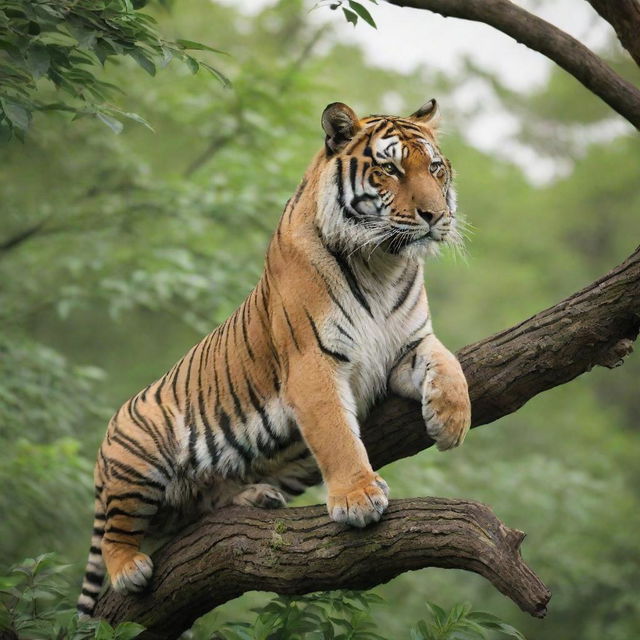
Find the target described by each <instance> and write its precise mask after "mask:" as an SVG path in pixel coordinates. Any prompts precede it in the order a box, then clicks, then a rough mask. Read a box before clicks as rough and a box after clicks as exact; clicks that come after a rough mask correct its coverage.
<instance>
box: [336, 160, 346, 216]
mask: <svg viewBox="0 0 640 640" xmlns="http://www.w3.org/2000/svg"><path fill="white" fill-rule="evenodd" d="M336 186H337V187H338V204H339V205H340V207H341V209H343V210H344V209H345V202H344V185H343V184H342V160H341V159H340V158H336Z"/></svg>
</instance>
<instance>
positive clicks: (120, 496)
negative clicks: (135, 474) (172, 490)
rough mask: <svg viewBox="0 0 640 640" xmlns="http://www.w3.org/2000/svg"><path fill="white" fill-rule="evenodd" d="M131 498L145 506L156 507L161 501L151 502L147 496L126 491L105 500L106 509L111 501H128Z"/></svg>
mask: <svg viewBox="0 0 640 640" xmlns="http://www.w3.org/2000/svg"><path fill="white" fill-rule="evenodd" d="M129 498H131V499H132V500H137V501H138V502H144V503H145V504H151V505H153V506H155V507H157V506H158V505H159V504H160V502H161V500H153V499H152V498H149V497H148V496H145V495H144V494H143V493H139V492H137V491H127V492H126V493H117V494H115V495H110V496H109V497H108V498H107V507H108V506H109V504H110V503H111V502H112V501H113V500H128V499H129Z"/></svg>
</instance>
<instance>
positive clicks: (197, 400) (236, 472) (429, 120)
mask: <svg viewBox="0 0 640 640" xmlns="http://www.w3.org/2000/svg"><path fill="white" fill-rule="evenodd" d="M437 121H438V105H437V103H436V101H435V100H433V99H432V100H429V101H428V102H427V103H425V104H424V105H423V106H422V107H420V108H419V109H418V110H417V111H416V112H414V113H413V114H412V115H410V116H408V117H398V116H388V115H373V116H369V117H365V118H363V119H360V118H358V116H357V115H356V113H355V112H354V110H353V109H352V108H351V107H349V106H347V105H346V104H344V103H341V102H335V103H332V104H330V105H328V106H327V107H326V108H325V109H324V111H323V113H322V117H321V124H322V129H323V131H324V136H325V139H324V146H323V148H322V149H321V150H320V151H319V152H318V153H317V154H316V155H315V156H314V158H313V160H312V162H311V164H310V166H309V167H308V169H307V171H306V173H305V174H304V176H303V178H302V180H301V182H300V184H299V185H298V187H297V190H296V191H295V193H294V195H293V196H292V197H291V198H290V199H289V201H288V202H287V204H286V206H285V208H284V211H283V214H282V217H281V219H280V222H279V224H278V226H277V228H276V230H275V233H274V234H273V236H272V238H271V240H270V243H269V245H268V248H267V253H266V259H265V263H264V271H263V273H262V275H261V277H260V280H259V282H258V284H257V285H256V287H255V288H254V289H253V290H252V291H251V293H250V294H249V295H248V297H247V298H246V299H245V300H244V302H243V303H242V304H241V305H240V307H239V308H238V309H237V310H236V311H235V312H234V313H233V314H232V315H231V316H230V317H229V318H227V320H226V321H225V322H224V323H223V324H222V325H220V326H218V327H217V328H216V329H215V330H214V331H213V332H212V333H210V334H209V335H207V336H206V337H205V338H204V339H203V340H201V341H200V342H199V343H198V344H196V345H195V346H194V347H193V348H192V349H191V350H190V351H189V352H188V353H187V354H186V355H185V356H184V357H183V358H182V359H181V360H180V361H179V362H177V363H176V364H175V365H174V366H173V368H171V369H170V370H169V371H168V372H167V373H165V374H164V375H163V376H162V377H161V378H159V379H158V380H156V381H155V382H153V383H152V384H150V385H149V386H147V387H146V388H145V389H143V390H142V391H140V392H139V393H138V394H137V395H135V396H133V397H132V398H131V399H130V400H128V401H127V402H126V403H125V404H124V405H123V406H122V407H121V408H120V409H119V410H118V411H117V412H116V413H115V415H114V416H113V417H112V418H111V420H110V422H109V424H108V428H107V432H106V436H105V438H104V441H103V442H102V444H101V446H100V448H99V451H98V455H97V461H96V466H95V472H94V479H95V515H94V523H93V534H92V537H91V547H90V553H89V558H88V562H87V568H86V573H85V576H84V581H83V584H82V591H81V594H80V596H79V599H78V604H77V609H78V612H79V614H80V615H81V616H83V617H84V616H90V615H91V614H92V613H93V611H94V608H95V605H96V602H97V598H98V594H99V592H100V590H101V587H102V583H103V580H104V577H105V574H106V573H108V575H109V577H110V582H111V586H112V588H113V589H114V590H116V591H119V592H130V593H133V592H139V591H142V590H144V589H145V588H147V586H148V585H149V583H150V580H151V577H152V574H153V563H152V560H151V558H150V556H149V555H148V554H147V553H144V552H143V551H141V543H142V541H143V539H146V538H147V537H153V536H154V535H157V534H158V533H162V532H166V531H168V530H169V528H170V527H171V526H173V525H172V523H173V524H174V525H175V523H176V522H177V523H178V525H180V524H182V525H183V524H184V523H186V522H190V521H192V520H194V519H197V518H198V516H199V515H200V514H203V513H206V512H207V511H210V510H211V509H217V508H220V507H223V506H227V505H245V506H252V507H261V508H266V509H272V508H279V507H283V506H285V505H286V503H287V502H288V501H289V500H291V499H292V498H293V497H294V496H298V495H300V494H302V493H303V492H304V491H305V490H306V489H307V488H308V487H309V486H311V485H313V484H317V483H318V481H319V480H320V479H322V481H323V482H324V485H325V486H326V493H327V498H326V506H327V510H328V514H329V517H330V518H331V519H332V520H334V521H336V522H338V523H344V524H346V525H350V526H353V527H365V526H367V525H368V524H370V523H374V522H377V521H379V520H380V518H381V516H382V514H383V513H384V511H385V509H386V508H387V506H388V494H389V489H388V486H387V484H386V482H385V481H384V480H383V478H382V477H381V476H380V475H379V474H377V473H376V472H375V471H374V470H373V468H372V466H371V464H370V462H369V459H368V456H367V451H366V449H365V447H364V445H363V442H362V440H361V438H360V423H361V422H362V421H363V419H364V418H365V417H366V416H367V414H368V412H369V410H370V409H371V407H372V406H373V404H374V402H375V401H376V400H377V399H379V398H381V397H382V396H384V395H385V394H386V393H388V392H392V393H396V394H399V395H401V396H404V397H407V398H413V399H414V400H416V401H418V402H420V403H421V406H422V416H423V418H424V422H425V428H426V431H427V433H428V435H429V436H430V437H431V438H432V439H433V440H435V442H436V444H437V446H438V448H439V449H440V450H447V449H451V448H453V447H456V446H458V445H459V444H461V443H462V441H463V440H464V438H465V435H466V433H467V431H468V429H469V426H470V416H471V409H470V401H469V393H468V387H467V382H466V379H465V376H464V373H463V371H462V368H461V366H460V364H459V362H458V360H457V359H456V357H455V356H454V355H453V354H452V353H451V352H450V351H449V350H447V349H446V347H444V345H443V344H442V343H441V342H440V341H439V340H438V338H436V336H435V334H434V331H433V327H432V321H431V316H430V311H429V306H428V302H427V295H426V291H425V286H424V276H423V260H424V258H425V257H427V256H429V255H436V254H437V253H438V251H439V248H440V246H442V245H446V244H456V243H460V242H461V233H460V229H459V225H458V220H457V217H456V192H455V190H454V186H453V183H452V181H453V173H452V168H451V163H450V162H449V160H448V159H447V158H446V157H445V156H444V155H443V153H442V152H441V151H440V148H439V146H438V141H437Z"/></svg>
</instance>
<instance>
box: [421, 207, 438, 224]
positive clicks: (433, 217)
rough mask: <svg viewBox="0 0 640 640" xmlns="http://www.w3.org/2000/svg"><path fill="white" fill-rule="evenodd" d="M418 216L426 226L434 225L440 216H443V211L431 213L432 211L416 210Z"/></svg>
mask: <svg viewBox="0 0 640 640" xmlns="http://www.w3.org/2000/svg"><path fill="white" fill-rule="evenodd" d="M416 211H417V213H418V215H419V216H420V217H421V218H422V219H423V220H424V221H425V222H427V223H428V224H430V225H434V224H436V222H438V220H440V218H442V216H443V215H444V211H441V212H440V213H433V211H421V210H420V209H416Z"/></svg>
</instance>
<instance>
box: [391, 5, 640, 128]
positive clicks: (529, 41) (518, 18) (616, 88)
mask: <svg viewBox="0 0 640 640" xmlns="http://www.w3.org/2000/svg"><path fill="white" fill-rule="evenodd" d="M387 2H388V3H389V4H393V5H397V6H399V7H412V8H414V9H426V10H428V11H433V12H435V13H439V14H441V15H443V16H445V17H452V18H462V19H464V20H474V21H476V22H484V23H485V24H488V25H490V26H492V27H495V28H496V29H498V31H502V32H503V33H505V34H507V35H508V36H511V37H512V38H514V39H515V40H517V41H518V42H520V43H522V44H524V45H526V46H527V47H529V48H530V49H533V50H534V51H538V52H539V53H542V54H543V55H545V56H546V57H547V58H549V59H551V60H553V61H554V62H556V63H557V64H558V65H559V66H560V67H562V68H563V69H564V70H565V71H567V72H568V73H570V74H571V75H572V76H574V77H575V78H576V79H577V80H579V81H580V82H581V83H582V84H583V85H584V86H585V87H587V89H589V90H590V91H591V92H593V93H594V94H595V95H597V96H598V97H600V98H602V100H604V101H605V102H606V103H607V104H608V105H609V106H610V107H611V108H612V109H614V110H615V111H617V112H618V113H619V114H620V115H621V116H623V117H624V118H626V119H627V120H628V121H629V122H630V123H631V124H632V125H633V126H634V127H636V129H640V90H639V89H638V88H637V87H635V86H634V85H633V84H631V83H630V82H628V81H627V80H625V79H624V78H622V77H621V76H619V75H618V74H617V73H616V72H615V71H614V70H613V69H612V68H611V67H609V65H607V64H606V63H605V62H604V61H603V60H602V59H601V58H599V57H598V56H597V55H596V54H595V53H593V51H591V50H590V49H588V48H587V47H585V46H584V45H583V44H582V43H581V42H579V41H578V40H576V39H575V38H573V37H572V36H570V35H569V34H567V33H565V32H564V31H562V30H561V29H558V28H557V27H555V26H553V25H552V24H550V23H548V22H546V21H545V20H543V19H542V18H539V17H538V16H535V15H533V14H531V13H529V12H528V11H525V10H524V9H522V8H521V7H519V6H517V5H515V4H513V2H510V1H509V0H473V2H469V0H387ZM605 2H606V0H603V2H602V4H604V3H605ZM592 4H595V3H592ZM631 36H632V37H635V38H636V40H637V39H638V36H637V31H636V32H635V33H633V34H631Z"/></svg>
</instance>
